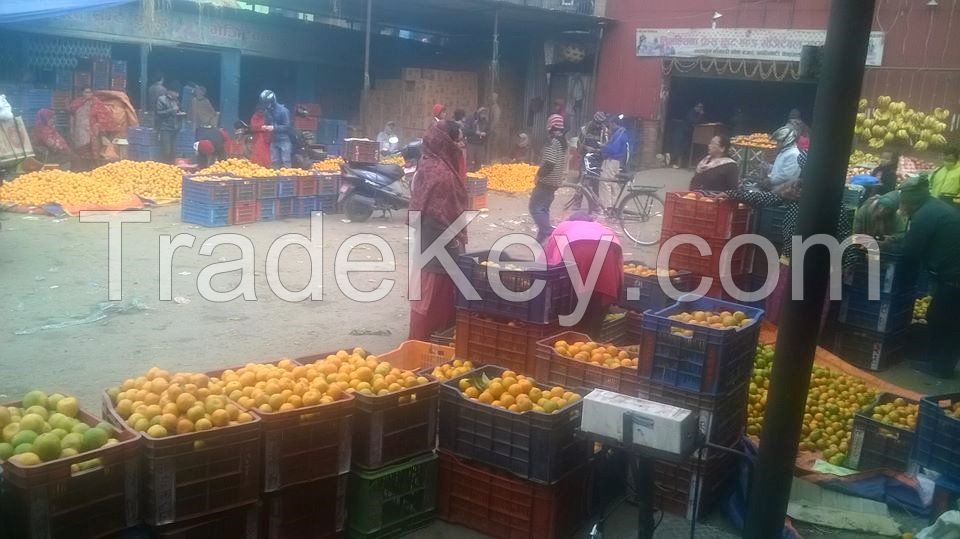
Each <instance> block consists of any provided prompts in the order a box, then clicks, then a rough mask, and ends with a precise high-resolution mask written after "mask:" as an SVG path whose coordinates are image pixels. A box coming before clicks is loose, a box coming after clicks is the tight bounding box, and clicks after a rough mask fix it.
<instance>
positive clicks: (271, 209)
mask: <svg viewBox="0 0 960 539" xmlns="http://www.w3.org/2000/svg"><path fill="white" fill-rule="evenodd" d="M276 218H277V201H276V200H263V201H261V202H260V220H261V221H274V220H276Z"/></svg>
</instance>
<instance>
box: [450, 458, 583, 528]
mask: <svg viewBox="0 0 960 539" xmlns="http://www.w3.org/2000/svg"><path fill="white" fill-rule="evenodd" d="M591 479H592V474H591V473H590V467H589V465H586V464H585V465H582V466H580V467H579V468H577V469H576V470H573V471H571V472H570V473H568V474H567V475H565V476H564V477H562V478H561V479H560V480H559V481H558V482H556V483H554V484H553V485H549V486H548V485H540V484H537V483H533V482H530V481H524V480H523V479H518V478H516V477H514V476H511V475H509V474H505V473H503V472H500V471H496V470H494V469H492V468H490V467H488V466H484V465H482V464H480V463H476V462H471V461H467V460H463V459H459V458H457V457H456V456H454V455H453V454H450V453H447V452H445V451H441V452H440V478H439V481H438V487H439V488H438V497H437V516H438V517H439V518H440V519H441V520H445V521H447V522H451V523H453V524H459V525H461V526H465V527H467V528H470V529H472V530H476V531H478V532H480V533H483V534H485V535H489V536H491V537H497V538H503V539H521V538H531V539H539V538H543V539H547V538H552V537H566V536H570V535H573V533H574V532H575V531H576V530H577V529H578V528H579V527H580V526H581V525H582V524H583V522H584V519H586V518H587V515H588V511H589V502H590V498H589V495H588V493H589V492H590V491H591V488H590V486H591Z"/></svg>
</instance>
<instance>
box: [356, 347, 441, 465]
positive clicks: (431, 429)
mask: <svg viewBox="0 0 960 539" xmlns="http://www.w3.org/2000/svg"><path fill="white" fill-rule="evenodd" d="M377 358H378V359H379V360H380V361H386V362H389V363H390V364H391V365H392V366H394V367H396V368H398V369H401V370H411V371H418V370H420V369H423V368H426V367H435V366H437V365H440V364H443V363H446V362H448V361H451V360H452V359H453V349H452V348H450V347H447V346H437V345H434V344H430V343H427V342H421V341H406V342H404V343H402V344H401V345H400V346H399V347H398V348H397V349H396V350H392V351H390V352H387V353H385V354H380V355H379V356H377ZM429 378H430V377H429V376H428V379H429ZM439 393H440V386H439V383H438V382H437V381H436V380H432V379H431V380H430V381H429V382H428V383H426V384H423V385H419V386H416V387H411V388H407V389H402V390H400V391H396V392H393V393H390V394H389V395H384V396H382V397H372V396H369V395H361V394H355V395H354V396H355V397H356V401H355V402H356V404H355V407H356V408H355V411H354V418H353V425H354V426H353V461H352V462H353V465H354V467H357V466H359V467H362V468H379V467H381V466H386V465H388V464H391V463H394V462H397V461H400V460H403V459H406V458H410V457H412V456H414V455H418V454H420V453H426V452H428V451H433V449H434V448H435V447H436V445H437V404H438V401H439Z"/></svg>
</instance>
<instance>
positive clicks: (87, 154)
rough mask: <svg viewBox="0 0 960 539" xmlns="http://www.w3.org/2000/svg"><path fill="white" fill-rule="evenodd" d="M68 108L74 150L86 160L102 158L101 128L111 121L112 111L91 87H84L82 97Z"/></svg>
mask: <svg viewBox="0 0 960 539" xmlns="http://www.w3.org/2000/svg"><path fill="white" fill-rule="evenodd" d="M68 110H69V111H70V115H71V116H70V142H71V144H72V145H73V150H74V152H76V153H77V155H78V156H80V157H81V158H83V159H86V160H90V161H95V160H98V159H100V130H101V128H102V127H103V126H104V125H107V124H109V123H110V111H108V110H107V107H106V106H105V105H104V104H103V102H101V101H100V99H99V98H98V97H97V96H95V95H94V94H93V90H91V89H90V88H84V89H83V93H82V94H80V97H78V98H76V99H74V100H73V101H72V102H70V106H69V107H68ZM88 165H92V163H88Z"/></svg>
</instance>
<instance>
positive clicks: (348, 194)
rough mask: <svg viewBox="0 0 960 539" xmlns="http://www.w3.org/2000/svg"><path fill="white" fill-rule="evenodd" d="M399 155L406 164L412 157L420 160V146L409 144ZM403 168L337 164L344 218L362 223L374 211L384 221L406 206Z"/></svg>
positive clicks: (408, 204) (408, 201) (405, 184)
mask: <svg viewBox="0 0 960 539" xmlns="http://www.w3.org/2000/svg"><path fill="white" fill-rule="evenodd" d="M401 153H402V154H403V156H404V161H406V162H408V163H409V162H411V161H412V159H411V157H413V156H414V155H416V160H419V153H420V147H419V144H418V143H413V144H410V145H408V146H407V147H406V148H404V149H403V151H402V152H401ZM408 155H409V157H408ZM405 168H407V167H400V166H399V165H367V164H361V163H344V164H343V165H340V172H341V179H340V197H339V201H340V204H341V205H342V206H343V209H344V212H345V213H346V214H347V218H348V219H350V220H351V221H354V222H360V223H362V222H364V221H367V220H368V219H370V217H371V216H372V215H373V212H374V211H380V212H381V217H383V218H386V217H387V216H388V215H389V216H392V215H393V210H400V209H404V208H407V207H409V206H410V188H409V187H408V184H407V182H405V181H403V180H404V179H405V177H406V175H407V174H409V173H408V172H407V171H405V170H404V169H405Z"/></svg>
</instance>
